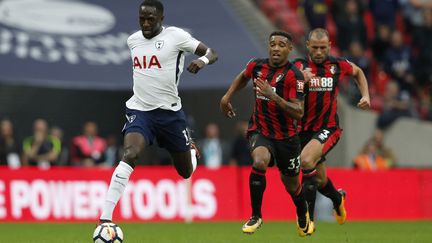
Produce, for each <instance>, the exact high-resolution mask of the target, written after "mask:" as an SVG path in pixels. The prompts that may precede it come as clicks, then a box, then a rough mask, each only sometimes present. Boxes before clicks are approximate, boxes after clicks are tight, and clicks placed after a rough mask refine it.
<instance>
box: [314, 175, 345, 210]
mask: <svg viewBox="0 0 432 243" xmlns="http://www.w3.org/2000/svg"><path fill="white" fill-rule="evenodd" d="M318 191H319V192H320V193H321V194H323V195H324V196H326V197H328V198H330V199H331V200H332V202H333V207H337V206H339V204H340V203H341V201H342V195H341V194H340V193H339V192H338V191H337V190H336V188H335V187H334V186H333V183H332V181H331V180H330V178H328V177H327V182H326V183H325V184H324V185H323V186H322V187H321V188H320V189H318Z"/></svg>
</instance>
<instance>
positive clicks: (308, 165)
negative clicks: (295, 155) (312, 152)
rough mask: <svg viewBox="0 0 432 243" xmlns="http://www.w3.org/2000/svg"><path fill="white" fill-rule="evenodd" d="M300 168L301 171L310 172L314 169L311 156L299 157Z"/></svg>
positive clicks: (313, 161) (313, 160)
mask: <svg viewBox="0 0 432 243" xmlns="http://www.w3.org/2000/svg"><path fill="white" fill-rule="evenodd" d="M300 167H301V168H302V169H303V170H311V169H314V168H315V159H314V158H313V157H312V156H305V155H301V156H300Z"/></svg>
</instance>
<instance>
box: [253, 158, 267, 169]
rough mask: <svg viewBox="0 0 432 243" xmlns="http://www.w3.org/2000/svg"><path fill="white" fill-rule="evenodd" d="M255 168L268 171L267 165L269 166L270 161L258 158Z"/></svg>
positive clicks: (255, 161)
mask: <svg viewBox="0 0 432 243" xmlns="http://www.w3.org/2000/svg"><path fill="white" fill-rule="evenodd" d="M252 166H253V168H255V169H258V170H261V171H266V170H267V167H268V163H267V162H266V161H265V160H264V159H256V160H254V162H253V165H252Z"/></svg>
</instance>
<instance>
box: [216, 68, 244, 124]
mask: <svg viewBox="0 0 432 243" xmlns="http://www.w3.org/2000/svg"><path fill="white" fill-rule="evenodd" d="M244 72H245V71H244V70H243V71H242V72H241V73H239V75H237V77H235V79H234V80H233V82H232V83H231V85H230V87H229V88H228V90H227V92H226V93H225V95H224V96H222V98H221V101H220V104H219V106H220V110H221V112H222V113H223V114H224V115H225V116H227V117H229V118H233V117H234V116H235V115H236V114H235V112H234V109H233V107H232V105H231V98H232V97H233V96H234V94H235V93H237V91H239V90H241V89H243V88H244V87H245V86H246V85H247V83H248V82H249V78H247V77H246V76H245V75H244Z"/></svg>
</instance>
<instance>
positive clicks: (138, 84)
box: [126, 27, 200, 111]
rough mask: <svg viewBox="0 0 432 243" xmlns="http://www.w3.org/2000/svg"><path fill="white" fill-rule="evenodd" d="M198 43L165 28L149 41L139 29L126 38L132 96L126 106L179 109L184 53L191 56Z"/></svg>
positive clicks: (171, 28) (142, 109) (144, 108)
mask: <svg viewBox="0 0 432 243" xmlns="http://www.w3.org/2000/svg"><path fill="white" fill-rule="evenodd" d="M199 43H200V42H199V41H198V40H196V39H195V38H193V37H192V36H191V35H190V34H189V33H188V32H186V31H184V30H183V29H180V28H177V27H164V28H163V30H162V32H161V33H159V34H158V35H157V36H155V37H153V38H151V39H146V38H144V36H143V34H142V32H141V30H140V31H137V32H135V33H134V34H132V35H131V36H129V38H128V40H127V44H128V46H129V49H130V51H131V56H132V66H133V92H134V95H133V96H132V97H131V98H130V99H129V100H128V101H127V102H126V106H127V107H128V108H129V109H135V110H141V111H150V110H154V109H157V108H161V109H165V110H172V111H178V110H180V109H181V107H182V106H181V99H180V97H179V96H178V90H177V85H178V83H179V79H180V75H181V73H182V72H183V66H184V59H185V57H184V52H190V53H194V52H195V50H196V48H197V47H198V45H199Z"/></svg>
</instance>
